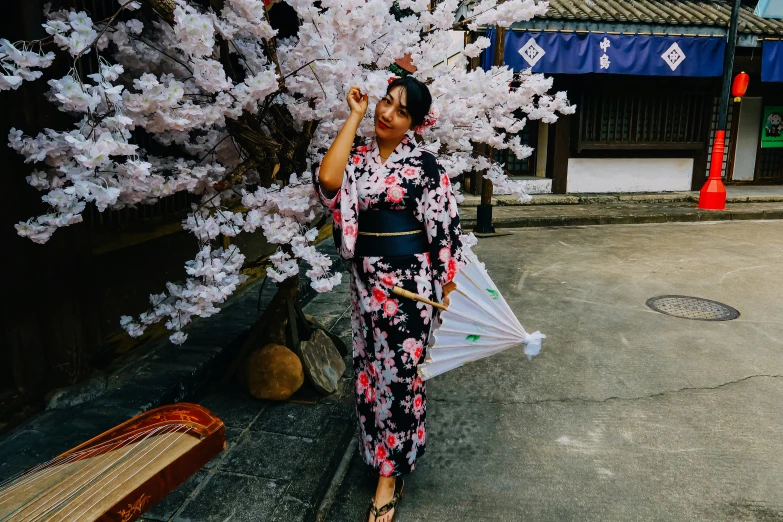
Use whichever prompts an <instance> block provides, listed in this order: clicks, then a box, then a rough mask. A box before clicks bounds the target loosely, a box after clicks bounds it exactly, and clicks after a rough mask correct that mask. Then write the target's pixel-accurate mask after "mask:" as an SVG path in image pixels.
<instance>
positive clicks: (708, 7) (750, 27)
mask: <svg viewBox="0 0 783 522" xmlns="http://www.w3.org/2000/svg"><path fill="white" fill-rule="evenodd" d="M730 15H731V6H730V4H729V3H728V2H727V1H726V0H698V1H697V0H550V2H549V11H548V13H547V15H546V18H552V19H566V20H590V21H595V22H621V23H624V22H631V23H646V24H652V23H655V24H665V25H677V26H688V25H699V26H714V27H727V26H728V23H729V17H730ZM739 31H740V32H742V33H750V34H770V35H783V20H772V19H764V18H761V17H758V16H756V15H755V14H753V10H752V9H751V8H750V7H748V6H742V10H741V12H740V24H739Z"/></svg>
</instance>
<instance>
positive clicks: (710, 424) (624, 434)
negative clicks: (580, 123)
mask: <svg viewBox="0 0 783 522" xmlns="http://www.w3.org/2000/svg"><path fill="white" fill-rule="evenodd" d="M512 232H513V234H512V235H511V236H505V237H495V238H487V239H482V240H481V242H480V243H479V246H478V247H477V248H476V252H477V254H478V255H479V257H480V258H481V259H482V260H483V261H484V262H485V263H486V265H487V269H488V270H489V272H490V274H491V275H492V277H493V278H494V279H495V281H496V282H497V284H498V286H499V288H500V289H501V291H502V292H503V294H504V296H505V298H506V299H507V301H508V302H509V304H510V305H511V306H512V308H513V309H514V311H515V313H516V314H517V316H518V317H519V319H520V320H521V322H522V324H523V325H524V326H525V327H526V328H527V329H528V331H533V330H541V331H542V332H544V333H546V334H547V335H548V336H549V337H548V339H546V341H545V343H544V349H543V351H542V353H541V355H539V356H538V357H536V358H535V359H533V360H532V361H530V362H528V361H527V360H526V359H525V357H524V356H522V353H521V350H520V349H512V350H510V351H508V352H504V353H503V354H500V355H498V356H495V357H493V358H489V359H485V360H483V361H481V362H478V363H476V364H473V365H469V366H467V367H464V368H461V369H458V370H455V371H452V372H450V373H448V374H445V375H443V376H440V377H437V378H435V379H433V380H432V381H431V382H430V384H429V404H428V420H429V436H428V447H427V455H426V456H425V457H424V458H423V459H422V460H421V461H420V464H419V466H418V467H417V470H416V472H415V473H414V474H413V475H411V476H410V477H409V478H408V479H407V480H406V490H407V494H406V497H405V498H404V499H403V501H402V503H401V505H400V510H399V514H398V517H397V522H412V521H428V522H441V521H443V522H445V521H493V522H496V521H571V520H573V521H577V520H578V521H592V520H596V521H598V520H600V521H635V520H644V521H648V520H649V521H652V520H656V521H657V520H660V521H702V520H721V521H722V520H732V521H756V520H764V521H772V520H783V488H781V486H780V485H781V483H783V408H782V407H781V405H783V317H781V310H783V262H782V261H783V221H764V222H761V221H759V222H755V221H739V222H721V223H671V224H660V225H614V226H596V227H573V228H549V229H547V228H535V229H516V230H513V231H512ZM672 294H677V295H686V296H696V297H702V298H707V299H711V300H715V301H719V302H722V303H726V304H728V305H730V306H732V307H734V308H736V309H738V310H739V311H740V313H741V316H740V317H739V318H738V319H735V320H732V321H726V322H706V321H694V320H686V319H680V318H675V317H671V316H667V315H663V314H660V313H657V312H654V311H652V310H651V309H649V308H648V307H647V306H646V305H645V301H646V300H647V299H648V298H650V297H654V296H660V295H672ZM373 488H374V484H373V480H372V479H371V478H370V476H369V474H368V473H367V472H366V469H365V468H364V466H363V464H361V462H360V460H359V458H358V454H353V456H352V458H351V460H350V465H349V466H348V469H347V472H346V473H345V476H344V478H343V479H342V480H341V481H340V482H339V483H338V484H337V490H336V495H335V496H334V498H333V500H334V501H333V503H332V505H331V509H330V510H329V511H328V513H327V516H326V517H324V520H327V521H329V522H343V521H357V522H358V521H362V520H363V519H364V515H365V513H366V506H367V502H368V501H369V498H370V496H371V495H372V491H373Z"/></svg>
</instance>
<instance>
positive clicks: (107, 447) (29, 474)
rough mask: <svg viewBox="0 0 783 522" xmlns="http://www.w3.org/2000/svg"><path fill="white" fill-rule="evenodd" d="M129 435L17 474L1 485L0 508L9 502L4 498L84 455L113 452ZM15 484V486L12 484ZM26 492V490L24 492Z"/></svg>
mask: <svg viewBox="0 0 783 522" xmlns="http://www.w3.org/2000/svg"><path fill="white" fill-rule="evenodd" d="M126 437H127V435H124V436H123V437H122V438H121V437H116V438H114V439H111V440H109V441H106V442H103V443H101V444H98V445H96V446H93V447H90V448H87V449H84V450H81V451H77V452H74V453H71V454H69V455H65V456H63V457H57V458H55V459H52V460H50V461H48V462H43V463H41V464H39V465H37V466H34V467H32V468H30V469H28V470H26V471H23V472H21V473H17V474H16V475H14V476H12V477H10V478H8V479H7V480H5V481H3V482H2V483H0V506H2V505H3V503H5V502H7V500H3V498H7V497H10V496H11V495H13V494H16V493H17V491H16V490H17V489H18V488H20V487H22V486H24V485H26V484H29V483H30V482H34V481H37V480H40V479H43V478H46V477H47V476H49V475H51V474H52V473H54V472H56V471H57V469H56V468H57V467H58V466H63V465H65V464H70V463H71V462H74V461H77V460H79V459H80V458H82V457H83V456H84V455H86V454H88V453H92V454H93V456H100V455H102V454H104V453H107V452H109V451H112V450H114V449H116V448H113V447H112V446H116V445H117V444H119V443H121V442H122V441H125V440H127V438H126ZM20 479H23V480H20ZM11 483H13V484H11ZM22 491H24V490H22Z"/></svg>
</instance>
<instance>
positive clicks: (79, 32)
mask: <svg viewBox="0 0 783 522" xmlns="http://www.w3.org/2000/svg"><path fill="white" fill-rule="evenodd" d="M285 1H286V4H282V5H287V7H286V8H287V9H289V10H293V12H295V14H296V17H295V20H296V22H295V24H294V25H296V27H295V31H287V34H280V33H279V29H280V28H277V29H276V28H275V27H274V24H273V23H272V21H270V7H271V6H270V5H268V4H267V5H265V2H264V1H262V0H119V1H118V4H117V10H116V12H115V13H114V14H113V15H112V16H111V17H109V18H107V19H104V20H93V19H92V18H91V17H90V14H89V13H86V12H77V11H73V10H70V11H69V10H62V9H60V10H57V9H54V8H52V7H50V6H47V8H46V11H45V15H46V20H47V21H46V23H45V24H44V26H43V28H44V30H45V31H46V33H47V34H48V35H49V36H47V37H45V38H43V39H41V40H38V41H32V42H15V43H12V42H9V41H8V40H4V39H0V68H1V69H2V70H1V71H0V91H2V90H9V89H17V88H20V86H22V85H23V83H24V82H26V81H34V80H37V79H39V78H41V76H42V75H43V72H42V70H44V69H46V68H47V67H49V66H50V65H52V63H53V62H55V61H63V62H66V63H68V64H70V70H69V71H68V73H67V74H66V75H65V76H63V77H61V78H52V79H50V80H48V84H49V86H50V87H51V89H50V91H49V92H48V99H49V101H50V102H51V103H54V104H55V105H56V106H57V107H58V108H59V110H61V111H64V112H66V113H68V114H70V115H72V116H73V118H74V124H73V126H72V127H71V128H68V129H42V130H41V131H40V132H39V133H38V134H37V135H35V136H32V135H29V136H28V135H25V134H24V133H23V132H22V131H20V130H17V129H11V130H10V132H9V145H10V146H11V147H12V148H13V149H14V150H15V151H17V152H18V153H19V154H21V155H23V156H24V157H25V161H26V162H28V163H30V164H31V165H33V168H34V170H32V172H31V173H30V175H29V176H28V177H27V181H28V182H29V184H30V185H31V186H32V187H34V188H35V189H37V190H39V191H40V192H41V193H42V200H43V201H44V202H46V203H47V204H48V205H49V210H48V212H47V213H46V214H43V215H40V216H35V217H31V218H30V219H29V220H27V221H25V222H22V223H19V224H17V225H16V228H17V231H18V233H19V235H20V236H23V237H27V238H29V239H30V240H32V241H34V242H36V243H45V242H46V241H47V240H48V239H49V238H50V237H51V236H52V234H53V233H54V232H55V231H56V230H57V229H58V228H60V227H65V226H69V225H73V224H77V223H79V222H81V221H82V214H83V212H84V211H85V208H86V206H87V205H94V206H95V207H96V208H97V209H98V210H99V211H104V210H106V209H109V210H114V209H121V208H123V207H133V206H136V205H147V204H152V203H155V202H156V201H158V200H159V199H160V198H163V197H166V196H169V195H172V194H174V193H177V192H180V191H187V192H189V193H192V194H194V195H196V196H197V198H198V203H197V204H194V205H193V207H192V211H191V212H190V213H189V214H188V216H187V218H186V219H185V220H184V222H183V227H184V228H185V229H187V230H188V231H190V232H192V233H193V235H194V236H195V238H196V240H197V241H198V243H199V245H200V250H199V252H198V254H197V256H196V258H195V259H193V260H192V261H189V262H187V263H186V266H185V270H186V272H187V277H186V278H185V280H184V281H180V282H170V283H168V284H167V285H166V289H165V291H162V292H161V293H160V294H159V295H153V296H151V298H150V309H149V310H148V311H147V312H145V313H142V314H141V315H140V316H139V317H138V318H135V319H134V318H133V317H130V316H125V317H123V318H122V326H123V327H124V328H125V329H126V330H127V331H128V333H129V334H130V335H132V336H138V335H141V334H142V333H143V331H144V329H145V327H147V326H148V325H151V324H153V323H156V322H159V321H166V326H167V327H168V328H169V329H170V330H171V331H172V334H171V337H170V338H171V341H172V342H174V343H182V342H184V341H185V339H186V337H187V335H186V333H185V331H183V329H184V328H185V327H186V326H187V325H188V324H189V323H190V322H191V321H192V319H193V318H194V317H197V316H200V317H207V316H209V315H212V314H214V313H216V312H218V311H219V308H218V306H219V305H220V303H223V302H224V301H225V299H226V298H227V297H228V296H229V295H231V293H232V292H233V291H234V290H235V289H236V288H237V286H238V285H240V284H241V283H242V282H243V276H242V275H241V274H240V269H241V267H242V265H243V262H244V256H243V255H242V253H241V252H240V251H239V250H238V248H237V247H236V246H233V245H232V246H229V247H227V248H222V247H218V245H219V244H220V243H221V242H220V241H219V239H221V236H223V237H229V238H230V237H233V236H236V235H237V234H241V233H253V232H256V231H258V230H259V229H260V230H261V231H262V233H263V234H264V236H265V237H266V239H267V240H268V241H269V242H270V243H271V244H273V245H278V249H277V251H276V253H275V254H274V255H272V256H271V259H270V261H271V263H272V266H270V267H269V268H268V269H267V275H268V277H269V278H271V279H273V280H274V281H276V282H278V283H281V284H286V283H290V281H291V280H292V279H297V278H296V277H295V276H297V275H298V274H299V270H300V268H299V267H300V264H302V263H301V262H304V263H305V264H306V265H305V266H306V267H307V268H306V275H307V276H308V277H309V278H310V280H311V285H312V287H313V288H314V289H315V290H317V291H319V292H324V291H328V290H330V289H331V288H332V287H333V286H334V285H336V284H339V283H340V279H341V274H340V273H333V272H332V270H331V268H332V267H331V264H332V263H331V260H330V259H329V258H328V257H327V256H325V255H324V254H322V253H320V252H319V251H318V250H316V248H315V247H314V246H313V241H314V240H315V238H316V237H317V235H318V229H317V226H315V225H317V224H314V220H315V219H316V217H317V215H318V214H319V211H320V208H319V203H318V201H317V199H316V197H315V194H314V191H313V187H312V185H311V183H310V179H311V172H312V170H313V169H314V167H315V166H317V164H318V163H319V161H320V159H321V157H322V156H323V154H324V153H325V151H326V150H327V149H328V147H329V145H330V143H331V140H332V139H333V137H334V136H335V135H336V134H337V132H338V130H339V129H340V127H341V126H342V123H343V121H344V120H345V119H346V118H347V117H348V115H349V108H348V105H347V104H346V102H345V93H346V92H347V90H348V88H349V87H350V86H351V85H360V86H361V87H362V89H363V91H365V92H367V93H369V94H370V96H371V98H373V99H375V100H377V99H379V98H380V97H381V96H382V95H383V94H384V93H385V89H386V86H387V81H388V79H389V76H390V73H389V70H388V69H389V67H390V66H392V64H394V63H395V61H396V60H398V59H400V58H402V57H405V56H407V57H409V60H410V62H411V63H412V64H413V65H414V66H415V67H416V73H415V75H416V77H417V78H419V79H420V80H422V81H425V82H426V83H428V84H429V87H430V90H431V92H432V94H433V97H434V100H435V104H436V105H437V107H438V108H439V111H440V117H439V122H438V124H437V125H436V126H435V127H434V128H432V129H430V130H428V131H426V132H425V133H424V135H423V136H419V137H418V139H419V140H420V141H421V142H423V143H424V144H425V145H426V146H427V148H429V149H430V150H433V151H437V152H438V153H439V154H440V161H441V162H442V164H443V165H444V166H445V167H446V169H447V171H448V172H449V174H450V175H451V176H458V175H460V174H463V173H467V172H471V171H481V172H485V173H487V174H486V175H487V177H489V178H490V179H492V181H493V183H494V184H495V186H496V192H499V193H515V194H517V195H518V196H519V197H521V198H524V197H525V194H524V190H523V186H522V185H521V184H520V183H518V182H514V181H510V180H508V178H506V176H505V175H504V174H503V170H502V166H501V165H497V164H495V163H493V162H492V161H491V160H490V159H488V158H485V157H481V156H478V155H476V154H475V153H474V148H475V147H474V145H475V144H480V143H483V144H486V145H488V146H491V147H493V148H494V149H496V150H497V149H510V150H511V151H513V153H514V154H515V155H516V156H517V157H519V158H524V157H527V156H529V155H530V154H531V152H532V151H531V150H530V148H529V147H527V146H525V145H523V144H522V143H521V141H520V138H519V137H518V132H519V131H520V130H521V129H522V128H523V127H524V125H525V123H526V118H522V119H519V118H516V117H515V116H514V114H519V111H521V112H522V113H524V114H526V115H527V118H530V119H540V120H542V121H545V122H553V121H555V120H556V119H557V113H558V112H559V113H570V112H573V110H574V107H573V106H570V105H569V103H568V101H567V99H566V96H565V93H562V92H559V93H557V94H554V95H552V94H549V90H550V89H551V85H552V82H551V79H548V78H545V77H544V76H542V75H539V74H531V73H523V74H522V75H521V78H517V80H520V81H521V84H520V87H519V88H516V89H509V85H510V84H511V82H512V80H513V73H512V71H510V70H509V69H507V68H505V67H493V68H492V69H491V70H489V71H486V72H485V71H483V70H481V69H477V70H469V67H468V62H469V58H474V57H477V56H478V55H479V53H480V52H481V51H482V50H483V49H485V48H487V47H488V46H489V44H490V42H489V40H488V39H487V38H485V37H480V38H478V39H477V40H476V41H475V42H474V43H472V44H470V45H467V46H466V47H465V49H464V51H462V54H461V56H459V57H458V58H457V59H456V60H453V61H451V63H449V64H448V65H446V64H443V63H440V64H439V62H442V57H443V56H444V55H445V53H446V51H447V50H448V48H449V47H450V45H451V42H452V38H451V34H450V32H449V31H450V30H453V29H460V30H463V29H465V28H466V27H467V28H469V29H473V30H475V29H477V28H478V27H479V26H487V25H499V26H504V27H508V26H509V25H510V24H511V23H512V22H514V21H518V20H527V19H530V18H532V17H533V16H535V15H537V14H543V13H545V12H546V9H547V4H546V3H545V2H543V1H536V0H506V1H502V0H481V1H480V2H478V3H477V4H476V5H475V6H474V10H473V13H472V14H471V15H470V17H469V18H468V19H467V20H466V21H464V22H461V23H459V24H455V20H454V14H455V11H456V10H457V8H458V6H459V2H458V0H444V1H443V2H441V3H439V4H437V6H436V7H435V8H434V9H430V1H429V0H397V1H396V2H392V0H320V1H319V2H311V1H309V0H285ZM84 57H87V58H90V57H91V58H92V60H93V63H97V66H96V67H95V68H94V69H95V72H94V73H92V74H87V75H85V76H81V75H80V73H79V70H81V69H80V68H79V67H78V66H77V64H78V63H79V60H81V59H83V58H84ZM359 132H360V134H361V135H363V136H371V135H372V132H373V122H372V119H371V118H370V117H368V118H367V119H366V120H365V121H364V122H363V124H362V126H361V128H360V131H359ZM140 136H144V137H145V139H146V138H147V137H151V138H152V139H153V140H154V141H155V144H156V146H155V152H153V151H152V150H150V149H151V148H152V147H147V148H146V149H145V148H143V147H141V146H140V145H139V143H140V142H142V140H140V139H139V137H140ZM148 141H149V140H147V141H144V142H145V143H146V142H148ZM161 151H163V152H161ZM457 187H458V186H457ZM161 290H163V289H161Z"/></svg>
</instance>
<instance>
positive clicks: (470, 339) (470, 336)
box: [465, 335, 481, 342]
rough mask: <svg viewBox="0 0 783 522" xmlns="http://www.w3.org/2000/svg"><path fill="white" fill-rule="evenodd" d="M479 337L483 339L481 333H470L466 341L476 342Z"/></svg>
mask: <svg viewBox="0 0 783 522" xmlns="http://www.w3.org/2000/svg"><path fill="white" fill-rule="evenodd" d="M479 339H481V336H480V335H469V336H467V337H465V340H466V341H473V342H476V341H478V340H479Z"/></svg>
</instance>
